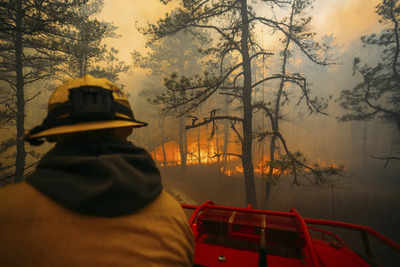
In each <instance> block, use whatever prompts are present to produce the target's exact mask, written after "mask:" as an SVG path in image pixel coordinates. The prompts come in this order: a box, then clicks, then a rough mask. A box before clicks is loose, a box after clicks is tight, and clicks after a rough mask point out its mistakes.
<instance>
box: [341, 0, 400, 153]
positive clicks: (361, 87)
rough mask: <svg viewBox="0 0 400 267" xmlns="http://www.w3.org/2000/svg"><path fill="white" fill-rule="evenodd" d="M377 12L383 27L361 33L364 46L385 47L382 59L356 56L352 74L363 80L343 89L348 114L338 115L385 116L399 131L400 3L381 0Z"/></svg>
mask: <svg viewBox="0 0 400 267" xmlns="http://www.w3.org/2000/svg"><path fill="white" fill-rule="evenodd" d="M376 13H377V14H378V15H379V16H380V20H379V23H381V24H382V25H384V26H383V27H384V29H383V30H382V31H381V32H380V33H378V34H376V33H373V34H371V35H368V36H362V37H361V42H362V43H363V45H364V46H375V47H377V48H379V49H380V50H381V51H382V52H381V54H380V59H379V61H378V63H377V64H376V65H374V66H370V65H368V64H362V59H360V58H359V57H355V58H354V61H353V75H356V74H358V75H359V76H360V77H361V82H360V83H358V84H357V85H356V86H355V87H354V88H352V89H350V90H342V92H341V95H340V97H339V101H340V103H341V105H342V107H343V108H344V109H346V111H347V114H345V115H343V116H341V117H340V118H339V119H340V120H342V121H350V120H359V121H368V120H372V119H383V120H386V121H389V122H391V123H393V124H395V125H396V126H397V128H398V132H399V133H400V74H399V66H400V63H399V53H400V37H399V19H400V5H399V3H398V1H397V0H381V1H380V3H379V4H378V5H377V6H376ZM397 153H400V151H398V152H397ZM374 157H375V158H377V159H382V160H386V161H390V160H400V156H396V155H389V156H382V157H376V156H374Z"/></svg>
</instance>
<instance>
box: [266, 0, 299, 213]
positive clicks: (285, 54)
mask: <svg viewBox="0 0 400 267" xmlns="http://www.w3.org/2000/svg"><path fill="white" fill-rule="evenodd" d="M294 5H295V2H293V6H292V11H291V14H290V21H289V26H290V27H289V34H291V32H292V24H293V16H294ZM289 45H290V38H288V37H286V44H285V49H284V50H283V61H282V69H281V74H282V78H281V80H280V83H279V89H278V92H277V95H276V101H275V107H274V108H275V109H274V113H273V116H272V122H271V127H272V132H274V133H277V132H279V114H280V106H281V97H282V93H283V90H284V88H285V78H283V77H284V76H285V75H286V66H287V59H288V50H289ZM269 149H270V151H269V160H270V163H271V164H272V165H273V163H274V160H275V150H276V135H272V137H271V141H270V146H269ZM273 171H274V170H273V167H272V166H271V165H270V168H269V172H268V179H267V180H266V181H265V192H266V196H265V200H264V201H265V203H266V204H265V205H266V206H268V202H269V197H270V193H271V182H272V177H273V175H274V173H273Z"/></svg>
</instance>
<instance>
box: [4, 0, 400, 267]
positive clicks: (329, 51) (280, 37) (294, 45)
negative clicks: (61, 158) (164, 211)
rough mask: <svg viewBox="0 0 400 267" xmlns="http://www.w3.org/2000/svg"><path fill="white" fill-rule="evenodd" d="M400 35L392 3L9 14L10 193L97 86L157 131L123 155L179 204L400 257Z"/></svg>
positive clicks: (197, 1)
mask: <svg viewBox="0 0 400 267" xmlns="http://www.w3.org/2000/svg"><path fill="white" fill-rule="evenodd" d="M399 21H400V2H399V1H397V0H338V1H322V0H252V1H248V0H240V1H238V0H204V1H201V0H182V1H181V0H160V1H159V0H148V1H123V0H113V1H111V0H86V1H85V0H82V1H59V0H41V1H37V0H1V1H0V22H1V23H0V184H1V185H2V186H5V185H7V184H12V183H19V182H21V181H23V180H24V179H25V177H26V176H28V175H29V174H30V173H32V172H33V171H34V170H35V167H36V165H37V164H38V162H39V161H40V159H41V158H42V157H43V156H44V155H45V154H46V153H47V151H49V149H51V148H52V147H53V146H54V143H51V142H45V143H44V144H43V145H41V146H32V145H30V144H28V143H26V142H24V137H25V135H26V134H27V133H28V131H29V130H30V129H32V128H33V127H35V126H37V125H39V124H41V123H42V121H43V120H44V119H45V117H46V115H47V109H48V101H49V97H50V96H51V94H52V93H53V91H54V90H55V89H56V88H57V87H58V86H60V85H61V84H62V83H63V82H65V81H66V80H68V79H71V78H77V77H82V76H84V75H86V74H90V75H92V76H94V77H99V78H107V79H108V80H110V81H112V82H113V83H115V84H116V85H118V86H119V87H120V88H121V90H123V91H124V92H125V93H126V94H127V95H128V96H129V101H130V104H131V107H132V110H133V112H134V116H135V118H136V119H138V120H140V121H145V122H148V126H147V127H145V128H140V129H135V130H134V132H133V134H132V135H131V136H129V141H131V142H132V143H134V144H135V145H137V146H139V147H143V148H145V149H146V150H147V151H148V152H149V153H150V154H151V156H152V158H153V159H154V161H155V162H156V164H157V166H158V167H159V169H160V171H161V174H162V182H163V185H164V187H165V188H166V190H167V191H168V192H170V193H171V194H172V195H173V196H175V197H176V198H177V199H178V200H179V201H181V202H185V203H188V204H201V203H202V202H204V201H206V200H212V201H214V202H215V203H218V204H222V205H228V206H236V207H247V206H248V205H249V204H250V205H251V206H252V207H254V208H259V209H271V210H280V211H288V210H290V209H291V208H296V209H297V210H298V211H299V212H300V213H301V214H302V215H303V216H305V217H313V218H322V219H332V220H339V221H345V222H350V223H354V224H362V225H367V226H370V227H373V228H374V229H375V230H377V231H379V232H381V233H383V234H384V235H386V236H388V237H389V238H391V239H392V240H394V241H396V242H400V231H399V229H398V228H399V227H400V215H399V214H400V213H399V209H400V74H399V73H400V70H399V69H400V63H399V62H398V61H399V60H400V56H399V53H400V36H399V34H400V33H399V31H400V26H399ZM393 266H394V265H393Z"/></svg>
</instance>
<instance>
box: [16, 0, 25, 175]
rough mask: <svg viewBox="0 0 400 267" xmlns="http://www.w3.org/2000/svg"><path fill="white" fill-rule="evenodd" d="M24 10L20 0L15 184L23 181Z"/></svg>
mask: <svg viewBox="0 0 400 267" xmlns="http://www.w3.org/2000/svg"><path fill="white" fill-rule="evenodd" d="M23 18H24V10H23V8H22V0H18V2H17V16H16V32H15V66H16V69H15V73H16V89H17V93H16V94H17V117H16V121H17V157H16V161H15V167H16V169H15V182H20V181H22V180H23V179H24V169H25V156H26V152H25V143H24V132H25V129H24V125H25V98H24V73H23V62H22V57H23V47H22V32H23V23H24V21H23Z"/></svg>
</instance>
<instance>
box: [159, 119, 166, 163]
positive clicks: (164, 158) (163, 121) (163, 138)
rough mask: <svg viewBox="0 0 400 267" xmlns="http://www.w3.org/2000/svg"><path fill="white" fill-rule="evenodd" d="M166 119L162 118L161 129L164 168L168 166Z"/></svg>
mask: <svg viewBox="0 0 400 267" xmlns="http://www.w3.org/2000/svg"><path fill="white" fill-rule="evenodd" d="M164 127H165V117H164V116H161V118H160V128H161V150H162V153H163V166H164V167H165V166H167V153H166V151H165V133H164V131H165V129H164Z"/></svg>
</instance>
